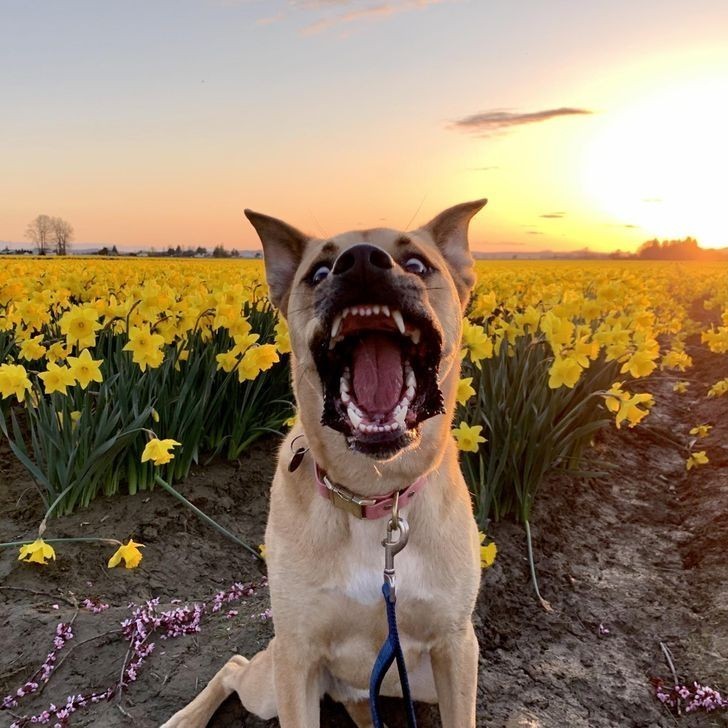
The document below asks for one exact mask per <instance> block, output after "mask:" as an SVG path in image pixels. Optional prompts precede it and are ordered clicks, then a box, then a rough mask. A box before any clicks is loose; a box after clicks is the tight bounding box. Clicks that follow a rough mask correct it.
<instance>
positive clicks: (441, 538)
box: [164, 200, 485, 728]
mask: <svg viewBox="0 0 728 728" xmlns="http://www.w3.org/2000/svg"><path fill="white" fill-rule="evenodd" d="M484 204H485V201H484V200H480V201H477V202H472V203H465V204H463V205H458V206H456V207H453V208H450V209H449V210H446V211H445V212H443V213H441V214H440V215H439V216H437V217H436V218H435V219H434V220H432V221H431V222H430V223H428V224H427V225H425V226H423V227H422V228H420V229H418V230H416V231H413V232H409V233H406V234H403V233H401V232H397V231H394V230H389V229H376V230H367V231H355V232H349V233H345V234H342V235H338V236H336V237H334V238H331V239H312V238H308V237H307V236H305V235H304V234H302V233H300V232H299V231H297V230H296V229H295V228H292V227H290V226H288V225H287V224H285V223H283V222H281V221H279V220H275V219H274V218H269V217H267V216H264V215H259V214H257V213H250V212H248V213H247V214H248V216H249V218H250V220H251V222H252V223H253V225H254V226H255V228H256V230H257V231H258V234H259V235H260V237H261V240H262V242H263V247H264V251H265V261H266V275H267V278H268V282H269V286H270V290H271V298H272V300H273V301H274V303H276V305H278V306H279V308H280V310H281V311H282V313H283V314H284V315H285V316H286V318H287V320H288V323H289V329H290V333H291V344H292V349H293V354H292V356H291V365H292V377H293V387H294V391H295V395H296V401H297V403H298V412H299V423H298V424H297V425H296V426H295V427H294V428H293V430H292V431H291V432H290V433H289V435H288V437H287V438H286V439H285V441H284V443H283V445H282V447H281V451H280V457H279V462H278V468H277V471H276V474H275V477H274V479H273V486H272V490H271V503H270V514H269V518H268V526H267V529H266V537H265V542H266V547H267V565H268V574H269V580H270V594H271V605H272V612H273V619H274V625H275V637H274V639H273V640H272V641H271V643H270V644H269V646H268V647H267V649H265V650H264V651H262V652H260V653H258V654H257V655H256V656H255V657H253V659H252V660H250V661H248V660H246V659H245V658H243V657H240V656H236V657H233V658H232V659H231V660H229V661H228V663H227V664H226V665H225V666H224V667H223V668H222V669H221V670H220V671H219V672H218V673H217V675H215V676H214V677H213V679H212V680H211V681H210V683H209V684H208V686H207V687H206V688H205V689H204V690H203V691H202V693H200V695H198V696H197V697H196V698H195V699H194V700H193V701H192V702H191V703H190V704H189V705H187V706H186V707H185V708H183V709H182V710H181V711H179V712H178V713H176V714H175V715H174V716H173V717H172V718H171V719H170V720H169V721H167V723H165V724H164V728H202V727H203V726H205V725H206V724H207V721H208V720H209V718H210V717H211V716H212V714H213V713H214V712H215V710H216V709H217V707H218V706H219V704H220V703H221V702H222V701H223V700H224V699H225V698H226V697H227V696H228V695H229V694H230V693H232V692H237V694H238V695H239V697H240V700H241V701H242V703H243V705H244V706H245V708H246V709H247V710H249V711H251V712H252V713H255V714H257V715H258V716H260V717H262V718H271V717H274V716H278V717H279V720H280V723H281V725H282V726H284V728H293V727H294V726H300V727H301V728H315V727H316V726H318V725H319V701H320V699H321V697H322V695H323V694H325V693H328V694H329V695H331V697H333V698H334V699H335V700H339V701H341V702H342V703H344V704H345V705H346V707H347V709H348V710H349V713H350V715H351V716H352V718H353V719H354V721H355V722H356V724H357V725H358V726H360V728H364V727H365V726H371V725H372V723H371V719H370V717H369V703H368V700H367V688H368V684H369V675H370V671H371V668H372V665H373V663H374V659H375V657H376V654H377V652H378V650H379V648H380V646H381V644H382V643H383V641H384V639H385V636H386V621H385V615H384V605H383V602H382V598H381V583H382V568H383V549H382V547H381V540H382V538H383V536H384V530H385V527H386V520H374V521H367V520H363V521H362V520H357V519H355V518H354V517H353V516H351V515H350V514H348V513H346V512H344V511H342V510H339V509H336V508H334V507H333V505H332V504H331V503H330V502H329V501H327V500H325V499H324V498H321V497H320V496H319V495H318V493H317V492H316V485H315V481H314V476H313V468H312V466H311V458H312V457H313V458H314V459H315V461H316V462H317V463H319V464H320V465H321V467H322V468H323V469H324V470H325V471H326V472H327V473H328V474H329V476H330V478H331V479H332V480H334V481H336V482H338V483H341V484H344V485H345V486H346V487H348V488H349V489H350V490H352V491H355V492H356V493H358V494H360V495H362V496H367V495H374V494H379V493H387V492H391V491H394V490H398V489H403V488H405V487H407V486H408V485H409V484H410V483H412V482H413V481H415V480H416V479H417V478H419V477H420V476H422V475H426V476H427V484H426V486H425V487H424V489H423V490H422V491H421V492H420V493H419V494H418V495H417V497H416V498H415V499H414V500H413V501H412V503H411V504H410V505H409V506H408V507H407V508H406V509H405V511H404V512H405V513H406V516H407V519H408V521H409V524H410V538H409V544H408V546H407V548H406V549H405V550H404V551H402V552H401V553H400V554H399V555H398V556H397V560H396V568H397V614H398V620H399V631H400V636H401V640H402V645H403V648H404V652H405V657H406V661H407V666H408V670H409V673H410V683H411V689H412V693H413V697H414V698H415V699H416V700H420V701H425V702H431V703H435V702H437V703H439V707H440V714H441V716H442V724H443V726H445V728H468V727H471V728H472V727H474V726H475V700H476V684H477V665H478V645H477V641H476V638H475V633H474V630H473V625H472V621H471V614H472V610H473V607H474V604H475V598H476V594H477V591H478V586H479V582H480V563H479V543H478V529H477V527H476V524H475V521H474V519H473V515H472V510H471V503H470V497H469V494H468V490H467V487H466V485H465V482H464V480H463V477H462V474H461V472H460V468H459V465H458V453H457V449H456V446H455V443H454V441H453V438H452V436H451V435H450V427H451V419H452V413H453V411H454V408H455V396H456V390H457V384H458V380H459V374H460V366H459V362H460V356H459V347H460V336H461V318H462V314H463V310H464V308H465V305H466V303H467V300H468V297H469V295H470V290H471V287H472V284H473V281H474V270H473V260H472V257H471V255H470V253H469V250H468V244H467V228H468V223H469V221H470V219H471V218H472V216H473V215H474V214H475V213H476V212H478V210H480V209H481V208H482V207H483V205H484ZM362 242H367V243H369V244H371V245H375V246H378V247H380V248H382V249H383V250H385V251H387V252H388V253H389V254H390V255H391V256H392V258H393V259H394V260H395V261H402V260H403V257H404V256H406V255H407V254H408V253H409V254H410V255H411V254H412V253H416V252H417V251H420V252H422V253H423V254H425V255H426V257H427V258H428V259H429V260H430V261H432V262H433V267H434V268H435V270H436V272H435V273H434V274H433V275H432V276H431V277H429V278H428V280H427V282H426V285H425V288H426V291H425V293H424V296H425V299H426V301H425V304H426V307H428V308H429V310H430V311H431V314H432V316H433V317H434V318H435V319H436V320H438V321H439V322H440V325H441V327H442V331H443V347H442V358H441V361H440V363H439V370H438V381H439V386H440V389H441V391H442V393H443V397H444V402H445V409H446V414H445V415H438V416H435V417H431V418H430V419H427V420H425V421H424V422H423V423H422V424H421V438H420V439H419V440H418V441H417V442H415V443H413V444H412V445H411V446H409V447H407V448H405V449H403V450H401V451H399V452H398V453H397V454H395V455H394V456H392V457H390V458H388V459H385V460H381V459H375V458H372V457H368V456H366V455H363V454H360V453H358V452H355V451H353V450H351V449H350V448H349V446H348V445H347V442H346V438H345V437H344V435H342V434H341V433H339V432H336V431H334V430H333V429H330V428H328V427H324V426H322V425H321V424H320V418H321V412H322V408H323V393H322V385H321V381H320V379H319V376H318V373H317V370H316V367H315V365H314V362H313V359H312V355H311V351H310V343H311V340H312V337H313V336H314V335H315V333H316V332H317V327H320V326H321V322H320V321H319V320H318V319H317V317H316V315H315V313H314V305H313V303H314V300H313V296H314V293H313V291H312V288H311V286H309V285H306V283H305V282H304V281H303V280H302V279H303V277H304V275H305V273H306V271H307V270H308V269H309V267H310V265H311V264H312V263H313V262H314V261H315V260H316V259H317V256H320V254H321V251H322V250H323V249H324V247H325V246H328V247H327V248H326V250H327V251H328V252H329V253H331V254H332V256H334V257H335V256H336V255H337V254H339V253H340V252H341V251H343V250H346V249H347V248H349V247H351V246H353V245H356V244H360V243H362ZM332 246H333V247H332ZM398 274H401V275H403V276H406V275H411V274H408V273H406V272H405V271H403V270H401V269H398ZM362 303H365V301H362ZM299 436H303V438H301V439H302V440H305V442H306V444H307V445H308V446H309V447H310V453H309V454H308V455H307V456H306V458H305V459H304V461H303V464H302V465H301V467H299V468H298V469H296V470H295V471H294V472H292V473H291V472H289V470H288V464H289V462H290V459H291V443H292V442H293V440H294V439H295V438H298V437H299ZM300 443H301V440H299V441H298V443H297V444H300ZM382 692H383V694H385V695H393V696H396V695H399V694H401V693H400V689H399V684H398V681H397V678H396V670H390V673H389V675H388V676H387V679H385V682H384V686H383V691H382Z"/></svg>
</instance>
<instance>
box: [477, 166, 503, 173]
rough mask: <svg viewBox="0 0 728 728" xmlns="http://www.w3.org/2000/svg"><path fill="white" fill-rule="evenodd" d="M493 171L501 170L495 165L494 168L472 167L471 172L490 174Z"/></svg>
mask: <svg viewBox="0 0 728 728" xmlns="http://www.w3.org/2000/svg"><path fill="white" fill-rule="evenodd" d="M493 169H500V167H498V166H497V165H493V166H492V167H470V171H471V172H490V171H491V170H493Z"/></svg>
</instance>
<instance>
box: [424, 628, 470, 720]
mask: <svg viewBox="0 0 728 728" xmlns="http://www.w3.org/2000/svg"><path fill="white" fill-rule="evenodd" d="M430 657H431V660H432V673H433V675H434V677H435V688H436V689H437V700H438V702H439V704H440V718H441V720H442V726H443V728H475V700H476V693H477V689H478V640H477V638H476V637H475V630H474V629H473V625H472V623H471V622H468V624H467V625H466V626H465V627H463V629H461V630H458V631H455V632H450V633H448V635H447V637H446V638H445V639H444V640H443V641H442V642H441V643H439V644H438V645H437V646H436V647H434V648H433V649H432V651H431V653H430Z"/></svg>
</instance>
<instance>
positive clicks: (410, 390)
mask: <svg viewBox="0 0 728 728" xmlns="http://www.w3.org/2000/svg"><path fill="white" fill-rule="evenodd" d="M404 394H405V397H407V399H408V400H409V401H410V402H411V401H412V400H413V399H414V396H415V388H414V387H407V391H406V392H405V393H404Z"/></svg>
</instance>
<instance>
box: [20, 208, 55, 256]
mask: <svg viewBox="0 0 728 728" xmlns="http://www.w3.org/2000/svg"><path fill="white" fill-rule="evenodd" d="M52 234H53V219H52V218H51V217H49V216H48V215H38V217H36V218H35V220H32V221H31V222H30V223H28V227H27V228H26V229H25V237H26V238H28V239H29V240H31V241H32V242H33V243H35V245H36V247H37V248H38V255H46V254H47V253H48V246H49V244H50V242H51V236H52Z"/></svg>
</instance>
